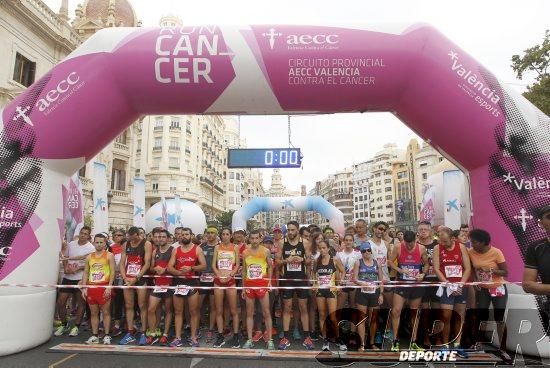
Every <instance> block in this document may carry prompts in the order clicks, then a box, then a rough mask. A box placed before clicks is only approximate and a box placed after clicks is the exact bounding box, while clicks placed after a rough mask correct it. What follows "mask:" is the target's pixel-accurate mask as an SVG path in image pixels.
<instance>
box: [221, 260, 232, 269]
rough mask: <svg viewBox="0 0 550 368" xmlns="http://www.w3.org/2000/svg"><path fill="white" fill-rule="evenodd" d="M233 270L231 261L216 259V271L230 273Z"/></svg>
mask: <svg viewBox="0 0 550 368" xmlns="http://www.w3.org/2000/svg"><path fill="white" fill-rule="evenodd" d="M232 269H233V260H232V259H218V270H220V271H231V270H232Z"/></svg>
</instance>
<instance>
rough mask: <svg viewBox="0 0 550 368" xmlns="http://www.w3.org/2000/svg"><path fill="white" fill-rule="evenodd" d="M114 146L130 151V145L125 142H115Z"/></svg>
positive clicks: (117, 148) (120, 149)
mask: <svg viewBox="0 0 550 368" xmlns="http://www.w3.org/2000/svg"><path fill="white" fill-rule="evenodd" d="M114 148H115V149H116V150H119V151H124V152H130V148H129V147H128V145H126V144H123V143H119V142H115V144H114Z"/></svg>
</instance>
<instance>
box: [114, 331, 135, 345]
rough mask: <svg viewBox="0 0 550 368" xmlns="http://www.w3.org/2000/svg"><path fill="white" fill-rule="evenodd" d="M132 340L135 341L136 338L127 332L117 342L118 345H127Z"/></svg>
mask: <svg viewBox="0 0 550 368" xmlns="http://www.w3.org/2000/svg"><path fill="white" fill-rule="evenodd" d="M133 342H136V338H135V336H134V334H133V333H131V332H128V333H126V335H124V337H123V338H122V339H120V341H119V342H118V344H119V345H128V344H131V343H133Z"/></svg>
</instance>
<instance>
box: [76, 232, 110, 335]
mask: <svg viewBox="0 0 550 368" xmlns="http://www.w3.org/2000/svg"><path fill="white" fill-rule="evenodd" d="M106 246H107V238H106V237H105V235H103V234H97V235H96V236H95V237H94V247H95V252H94V253H92V254H90V255H88V257H86V264H85V266H84V272H83V275H82V285H91V286H94V287H91V288H84V289H82V294H83V296H84V297H85V298H86V301H87V302H88V305H89V306H90V323H91V326H92V336H90V338H89V339H88V340H87V341H86V344H99V337H98V333H99V312H100V311H101V313H102V314H103V326H104V328H105V336H104V337H103V344H105V345H110V344H111V336H109V329H110V327H111V288H110V287H111V286H112V285H113V282H114V281H115V267H116V265H115V258H114V256H113V255H112V254H111V253H109V252H107V251H106V250H105V247H106ZM102 286H109V287H102Z"/></svg>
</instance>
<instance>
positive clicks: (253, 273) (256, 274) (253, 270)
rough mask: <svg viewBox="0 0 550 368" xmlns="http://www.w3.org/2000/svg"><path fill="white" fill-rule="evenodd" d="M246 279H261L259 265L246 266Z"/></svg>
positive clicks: (260, 267)
mask: <svg viewBox="0 0 550 368" xmlns="http://www.w3.org/2000/svg"><path fill="white" fill-rule="evenodd" d="M247 275H248V279H249V280H259V279H261V278H262V266H261V265H259V264H251V265H250V266H248V273H247Z"/></svg>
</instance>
